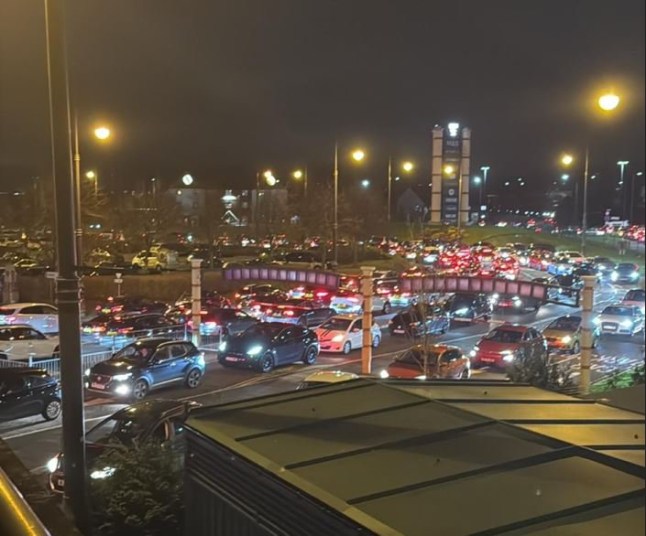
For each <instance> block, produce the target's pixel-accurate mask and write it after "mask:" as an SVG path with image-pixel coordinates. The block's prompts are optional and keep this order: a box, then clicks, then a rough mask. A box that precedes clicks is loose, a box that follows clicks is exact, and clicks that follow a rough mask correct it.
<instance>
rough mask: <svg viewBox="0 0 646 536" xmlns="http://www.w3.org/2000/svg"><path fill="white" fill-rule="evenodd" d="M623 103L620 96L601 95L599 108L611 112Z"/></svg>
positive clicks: (612, 94)
mask: <svg viewBox="0 0 646 536" xmlns="http://www.w3.org/2000/svg"><path fill="white" fill-rule="evenodd" d="M620 102H621V99H620V98H619V96H618V95H615V94H614V93H606V94H604V95H601V96H600V97H599V101H598V104H599V108H601V109H602V110H603V111H605V112H611V111H613V110H614V109H615V108H617V106H619V103H620Z"/></svg>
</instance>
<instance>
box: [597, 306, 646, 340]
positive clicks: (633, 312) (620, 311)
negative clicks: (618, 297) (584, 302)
mask: <svg viewBox="0 0 646 536" xmlns="http://www.w3.org/2000/svg"><path fill="white" fill-rule="evenodd" d="M594 323H595V324H596V325H597V329H598V330H599V333H600V334H601V335H630V336H633V335H635V334H636V333H639V332H640V331H642V330H643V329H644V313H642V312H641V309H640V308H639V307H635V306H634V305H624V304H622V303H618V304H615V305H609V306H608V307H606V308H605V309H604V310H603V311H602V312H601V314H600V315H599V316H598V317H597V318H595V319H594Z"/></svg>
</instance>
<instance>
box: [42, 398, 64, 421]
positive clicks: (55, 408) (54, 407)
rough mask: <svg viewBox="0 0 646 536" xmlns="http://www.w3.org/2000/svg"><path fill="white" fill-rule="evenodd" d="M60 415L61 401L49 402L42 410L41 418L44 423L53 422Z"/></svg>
mask: <svg viewBox="0 0 646 536" xmlns="http://www.w3.org/2000/svg"><path fill="white" fill-rule="evenodd" d="M60 414H61V401H60V400H50V401H49V402H47V405H46V406H45V407H44V408H43V413H42V415H43V418H44V419H45V420H46V421H53V420H54V419H57V418H58V416H59V415H60Z"/></svg>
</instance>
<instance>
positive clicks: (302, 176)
mask: <svg viewBox="0 0 646 536" xmlns="http://www.w3.org/2000/svg"><path fill="white" fill-rule="evenodd" d="M292 177H294V179H296V180H297V181H300V180H302V181H303V197H307V168H305V170H302V169H297V170H296V171H294V172H293V173H292Z"/></svg>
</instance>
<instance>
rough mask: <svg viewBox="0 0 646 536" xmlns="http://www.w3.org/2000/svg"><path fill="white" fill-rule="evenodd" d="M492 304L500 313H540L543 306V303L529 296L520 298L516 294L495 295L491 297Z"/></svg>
mask: <svg viewBox="0 0 646 536" xmlns="http://www.w3.org/2000/svg"><path fill="white" fill-rule="evenodd" d="M491 304H492V305H493V308H494V309H495V310H496V311H499V312H500V311H508V312H514V313H526V312H528V311H538V309H539V308H540V306H541V305H542V301H541V300H539V299H536V298H532V297H529V296H518V295H516V294H494V295H493V296H492V297H491Z"/></svg>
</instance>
